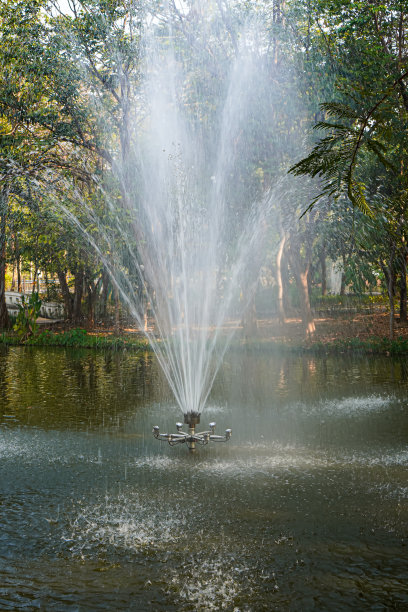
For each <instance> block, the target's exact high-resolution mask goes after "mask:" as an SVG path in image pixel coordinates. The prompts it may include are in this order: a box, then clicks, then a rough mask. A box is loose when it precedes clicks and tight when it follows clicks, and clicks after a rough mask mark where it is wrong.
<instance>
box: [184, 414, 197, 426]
mask: <svg viewBox="0 0 408 612" xmlns="http://www.w3.org/2000/svg"><path fill="white" fill-rule="evenodd" d="M184 422H185V423H186V425H189V426H190V427H195V426H196V425H198V424H199V422H200V413H199V412H185V413H184Z"/></svg>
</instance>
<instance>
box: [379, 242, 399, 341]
mask: <svg viewBox="0 0 408 612" xmlns="http://www.w3.org/2000/svg"><path fill="white" fill-rule="evenodd" d="M395 250H396V245H395V244H393V245H392V247H391V250H390V255H389V260H388V262H387V264H385V263H384V262H382V261H381V262H380V265H381V268H382V271H383V273H384V276H385V280H386V281H387V292H388V301H389V304H390V318H389V337H390V340H393V339H394V328H395V299H394V298H395V272H394V259H395Z"/></svg>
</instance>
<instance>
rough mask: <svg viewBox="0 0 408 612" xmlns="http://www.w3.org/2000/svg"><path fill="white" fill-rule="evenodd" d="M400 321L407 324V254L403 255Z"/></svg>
mask: <svg viewBox="0 0 408 612" xmlns="http://www.w3.org/2000/svg"><path fill="white" fill-rule="evenodd" d="M400 321H401V322H402V323H406V322H407V262H406V259H405V253H403V254H402V255H401V277H400Z"/></svg>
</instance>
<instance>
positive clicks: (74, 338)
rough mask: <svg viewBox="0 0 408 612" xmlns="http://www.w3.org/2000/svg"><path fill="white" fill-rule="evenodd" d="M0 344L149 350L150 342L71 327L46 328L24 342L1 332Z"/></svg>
mask: <svg viewBox="0 0 408 612" xmlns="http://www.w3.org/2000/svg"><path fill="white" fill-rule="evenodd" d="M0 344H7V345H12V346H18V345H23V346H64V347H75V348H93V349H95V348H96V349H111V350H121V349H125V348H126V349H131V350H144V351H145V350H147V349H149V343H148V341H147V340H146V339H145V338H141V337H140V336H135V335H130V334H129V335H124V336H114V335H106V334H93V333H88V332H87V331H86V330H85V329H70V330H68V331H63V332H52V331H50V330H44V331H42V332H40V333H39V334H36V335H35V336H32V337H31V338H28V340H25V341H24V342H22V341H21V340H20V338H19V337H18V336H17V334H15V333H13V332H3V333H2V334H0Z"/></svg>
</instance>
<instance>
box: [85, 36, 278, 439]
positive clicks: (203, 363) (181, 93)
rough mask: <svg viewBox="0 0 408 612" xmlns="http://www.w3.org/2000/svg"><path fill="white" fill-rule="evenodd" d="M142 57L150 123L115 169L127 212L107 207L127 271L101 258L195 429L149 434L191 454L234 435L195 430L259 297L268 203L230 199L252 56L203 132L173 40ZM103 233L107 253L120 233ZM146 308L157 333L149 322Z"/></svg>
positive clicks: (247, 110)
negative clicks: (252, 303) (239, 329)
mask: <svg viewBox="0 0 408 612" xmlns="http://www.w3.org/2000/svg"><path fill="white" fill-rule="evenodd" d="M146 49H147V50H146V59H145V69H144V74H145V81H144V87H143V104H144V107H143V108H144V109H146V115H145V117H144V120H143V121H142V122H141V123H140V122H139V124H137V123H136V121H135V126H136V127H134V129H133V131H132V133H130V134H129V141H130V142H133V143H134V144H133V145H130V152H129V155H128V157H127V158H126V159H125V160H124V161H123V160H122V162H121V164H119V173H118V178H119V181H120V184H121V185H122V192H123V208H124V213H125V214H124V215H122V217H120V215H119V216H118V214H117V207H116V208H115V207H114V206H113V205H112V213H114V214H115V228H114V231H115V232H116V236H117V235H120V236H121V239H122V240H123V239H124V242H125V243H126V257H127V264H126V266H125V265H124V264H123V260H121V259H120V257H119V255H118V254H117V253H116V255H115V254H113V255H111V258H110V259H109V260H107V258H104V256H103V253H102V249H99V252H100V255H101V257H102V259H103V260H104V262H105V265H106V267H107V269H108V270H109V271H110V274H111V277H112V279H113V282H114V284H115V285H116V287H117V289H118V290H119V292H120V294H121V297H122V300H123V301H124V302H125V303H126V304H127V306H128V309H129V311H130V313H131V314H132V315H133V317H134V318H135V319H136V321H137V323H138V325H139V327H140V329H144V331H145V334H146V335H147V337H148V339H149V342H150V344H151V346H152V348H153V350H154V352H155V354H156V356H157V359H158V361H159V363H160V365H161V367H162V369H163V371H164V373H165V375H166V378H167V380H168V382H169V385H170V388H171V390H172V392H173V394H174V397H175V399H176V401H177V404H178V406H179V407H180V409H181V410H182V412H183V414H184V422H185V424H187V425H188V433H185V432H183V431H181V428H180V427H179V426H177V433H174V434H170V433H160V431H159V429H158V427H157V426H155V429H154V435H155V437H156V438H157V439H159V440H167V441H168V442H169V443H170V444H171V445H174V444H180V443H186V445H187V446H188V447H189V448H190V450H194V449H195V447H196V444H207V443H208V442H209V441H216V440H217V441H219V440H223V441H227V440H229V439H230V437H231V430H230V429H227V430H226V433H225V435H223V436H218V435H216V434H215V433H214V427H213V426H210V429H209V430H208V431H203V432H199V433H196V431H195V428H196V425H197V424H198V423H199V421H200V415H201V413H202V411H203V409H204V407H205V405H206V402H207V399H208V396H209V393H210V391H211V388H212V385H213V383H214V380H215V377H216V374H217V371H218V369H219V366H220V364H221V362H222V359H223V356H224V354H225V352H226V350H227V347H228V346H229V343H230V341H231V338H232V336H233V334H234V332H235V330H236V329H237V327H239V325H240V321H241V320H242V317H243V313H244V311H245V308H246V306H247V304H248V303H249V301H250V299H251V298H252V296H253V294H254V291H255V288H256V284H257V277H258V270H259V267H260V262H261V256H262V244H263V237H264V236H265V228H266V218H267V214H268V207H269V204H270V201H271V198H270V196H267V197H263V198H261V199H260V201H257V202H253V203H252V204H251V203H250V204H248V203H245V207H244V208H245V209H244V210H243V204H242V202H240V203H239V206H238V205H237V202H236V201H235V200H234V197H235V198H236V197H237V196H236V195H235V196H234V189H233V183H234V180H235V179H236V172H237V167H241V168H242V159H246V157H245V154H246V152H247V149H248V142H246V141H245V138H243V137H242V132H243V126H244V125H245V124H246V123H247V122H248V119H249V117H250V116H251V97H250V92H251V91H253V90H254V87H252V79H253V78H254V75H255V74H256V69H255V67H254V61H255V60H254V54H253V53H251V52H249V51H248V52H247V51H245V49H243V51H242V53H241V54H240V55H239V57H238V58H237V60H236V62H235V65H234V67H233V69H232V71H231V75H230V79H229V86H228V88H227V89H226V91H225V92H224V96H223V99H222V103H220V109H219V110H218V111H217V113H216V116H215V117H214V118H212V120H211V122H209V123H210V124H211V125H204V124H203V121H202V118H201V117H199V116H197V115H195V114H194V113H192V112H191V108H190V106H191V105H189V104H188V100H187V101H186V96H187V93H186V82H187V84H188V71H187V72H186V68H185V66H183V65H182V61H181V60H180V58H177V57H176V55H175V53H174V51H173V50H172V49H171V45H168V40H167V39H166V44H165V50H163V48H162V47H161V46H160V40H159V41H157V39H154V40H153V42H152V41H149V42H148V43H147V44H146ZM169 49H170V50H169ZM214 122H215V124H216V129H214ZM241 158H242V159H241ZM235 193H236V192H235ZM104 231H105V234H104V238H105V242H106V243H107V244H108V245H111V244H112V243H114V242H115V236H114V235H112V234H109V231H108V230H106V229H105V230H104ZM116 239H117V238H116ZM91 242H92V238H91ZM109 250H110V251H112V249H109ZM147 307H148V308H149V309H150V312H151V315H152V317H153V319H154V325H153V327H152V328H150V327H149V326H148V325H146V309H147ZM231 321H234V323H233V324H231Z"/></svg>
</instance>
